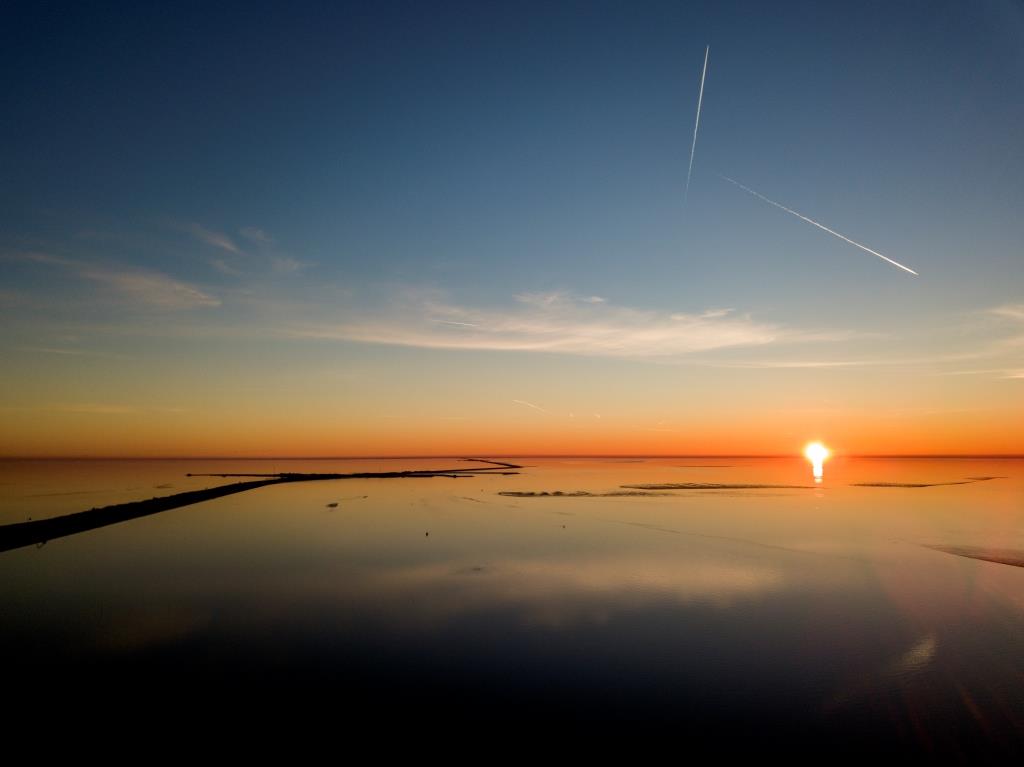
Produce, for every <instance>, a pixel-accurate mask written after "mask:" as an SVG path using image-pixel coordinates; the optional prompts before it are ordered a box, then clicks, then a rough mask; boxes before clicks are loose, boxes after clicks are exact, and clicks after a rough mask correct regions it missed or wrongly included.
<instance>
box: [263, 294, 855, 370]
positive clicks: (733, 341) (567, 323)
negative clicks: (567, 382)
mask: <svg viewBox="0 0 1024 767" xmlns="http://www.w3.org/2000/svg"><path fill="white" fill-rule="evenodd" d="M515 301H516V303H515V304H514V305H513V306H512V307H510V308H507V309H505V310H490V309H475V308H469V307H461V306H455V305H452V304H448V303H445V302H443V301H440V300H438V299H437V298H436V297H430V296H428V297H423V296H419V297H418V298H417V297H415V296H414V297H412V298H406V299H405V300H404V301H401V302H399V303H400V305H399V306H396V307H395V308H394V309H393V311H391V312H387V311H382V312H380V313H375V314H369V315H363V316H361V317H357V318H354V319H351V320H348V321H342V322H337V323H323V324H306V325H299V326H291V327H288V328H285V329H282V331H281V333H282V334H283V335H285V336H289V337H300V338H322V339H336V340H341V341H359V342H363V343H375V344H392V345H396V346H414V347H424V348H433V349H479V350H496V351H521V352H549V353H561V354H574V355H584V356H598V357H620V358H672V357H677V356H680V355H687V354H692V353H695V352H706V351H711V350H715V349H722V348H730V347H744V346H763V345H767V344H773V343H780V342H782V343H785V342H802V341H814V340H827V339H833V338H835V337H836V336H834V335H832V336H827V335H821V334H817V335H816V334H810V333H803V332H799V331H796V330H792V329H788V328H784V327H781V326H778V325H773V324H769V323H763V322H756V321H754V320H753V319H751V318H750V317H749V316H745V315H735V314H732V313H729V312H723V311H721V310H711V311H707V312H703V313H697V314H684V313H678V312H677V313H662V312H655V311H647V310H640V309H632V308H628V307H621V306H614V305H612V304H610V303H607V302H605V303H591V302H589V301H588V300H587V299H586V298H582V299H581V298H576V297H574V296H572V295H571V294H568V293H565V292H552V293H529V294H523V295H519V296H516V297H515Z"/></svg>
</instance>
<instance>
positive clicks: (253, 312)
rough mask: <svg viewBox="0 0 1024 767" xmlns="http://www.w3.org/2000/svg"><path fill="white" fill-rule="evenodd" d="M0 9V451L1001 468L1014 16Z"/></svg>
mask: <svg viewBox="0 0 1024 767" xmlns="http://www.w3.org/2000/svg"><path fill="white" fill-rule="evenodd" d="M2 20H3V23H2V24H0V61H2V64H0V71H2V72H3V75H2V78H3V81H4V88H3V115H4V116H3V119H2V120H0V274H2V278H0V319H2V328H0V349H2V354H3V360H4V364H3V369H4V372H3V375H2V377H0V455H4V456H61V455H63V456H178V455H180V456H185V455H223V456H229V455H230V456H287V455H293V456H345V455H432V454H490V455H498V454H761V453H769V454H778V453H796V452H798V451H799V450H800V448H801V447H802V445H803V444H804V442H806V441H807V440H808V439H811V438H820V439H822V440H824V441H825V442H826V443H828V444H829V445H831V446H832V447H833V448H834V449H837V450H839V451H841V452H849V453H874V454H901V453H913V454H924V453H946V454H948V453H957V454H964V453H987V454H992V453H1018V454H1019V453H1024V429H1021V424H1024V247H1022V243H1024V215H1022V203H1024V127H1022V126H1024V6H1022V5H1021V4H1020V3H1019V2H1014V1H1013V0H980V1H979V2H972V3H962V2H896V3H893V2H891V1H890V2H863V1H859V2H834V3H820V2H807V3H799V2H787V3H771V4H767V3H759V2H749V3H742V2H708V3H681V2H665V3H658V2H639V3H638V2H578V3H565V2H543V3H530V2H516V3H490V2H480V1H479V0H478V1H477V2H467V3H415V2H410V3H389V2H372V3H369V2H368V3H360V4H346V3H322V4H317V3H288V4H285V3H276V4H269V3H268V4H263V3H244V4H230V3H216V4H214V3H173V4H167V5H166V6H165V7H164V8H162V9H154V8H152V7H149V4H128V3H123V4H113V3H112V4H92V3H89V4H74V3H45V2H32V3H13V4H7V5H5V9H4V10H3V12H2ZM708 45H709V46H710V57H709V65H708V71H707V79H706V85H705V91H704V96H703V110H702V116H701V123H700V131H699V136H698V139H697V145H696V154H695V159H694V164H693V177H692V182H691V186H690V190H689V195H688V199H687V201H686V203H685V205H684V203H683V192H684V187H685V183H686V172H687V166H688V163H689V159H690V146H691V140H692V134H693V125H694V117H695V111H696V105H697V95H698V86H699V84H700V75H701V65H702V63H703V60H704V52H705V46H708ZM719 174H721V175H724V176H728V177H730V178H733V179H736V180H737V181H738V182H740V183H742V184H744V185H747V186H749V187H750V188H752V189H754V190H757V191H758V192H760V193H761V194H763V195H765V196H766V197H768V198H770V199H772V200H775V201H778V202H779V203H781V204H782V205H785V206H787V207H789V208H792V209H793V210H795V211H798V212H799V213H801V214H803V215H805V216H807V217H810V218H812V219H814V220H815V221H819V222H821V223H822V224H824V225H825V226H827V227H829V228H831V229H834V230H836V231H838V232H841V233H842V234H843V235H845V236H847V237H849V238H851V239H853V240H855V241H857V242H858V243H862V244H863V245H866V246H867V247H870V248H872V249H874V250H877V251H879V252H880V253H883V254H885V255H886V256H888V257H890V258H892V259H894V260H896V261H898V262H900V263H902V264H905V265H907V266H908V267H911V268H912V269H914V270H915V271H916V272H918V273H919V276H913V275H911V274H908V273H906V272H904V271H901V270H899V269H897V268H895V267H894V266H892V265H890V264H888V263H886V262H884V261H883V260H881V259H879V258H877V257H875V256H873V255H871V254H869V253H866V252H864V251H863V250H858V249H857V248H855V247H853V246H851V245H850V244H848V243H846V242H843V241H842V240H840V239H838V238H836V237H833V236H831V235H830V234H828V233H826V232H824V231H822V230H821V229H818V228H815V227H813V226H811V225H810V224H808V223H806V222H804V221H801V220H800V219H798V218H796V217H794V216H792V215H789V214H787V213H786V212H784V211H782V210H780V209H778V208H776V207H772V206H771V205H769V204H767V203H765V202H764V201H762V200H759V199H757V198H756V197H754V196H753V195H750V194H747V193H746V192H744V191H743V190H742V189H739V188H738V187H736V186H735V185H733V184H730V183H728V182H727V181H725V180H723V179H722V178H721V177H720V175H719Z"/></svg>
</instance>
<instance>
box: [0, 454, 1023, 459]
mask: <svg viewBox="0 0 1024 767" xmlns="http://www.w3.org/2000/svg"><path fill="white" fill-rule="evenodd" d="M802 457H803V454H802V453H800V452H793V453H481V454H479V457H478V456H471V455H466V454H464V453H443V454H440V453H439V454H409V455H296V456H291V455H256V456H253V455H152V456H149V455H143V456H138V455H135V456H127V455H9V456H0V461H354V460H362V461H368V460H374V461H381V460H391V461H396V460H426V459H430V460H434V459H437V460H446V459H453V460H469V461H473V460H479V459H480V458H483V459H486V458H802ZM832 458H1002V459H1022V458H1024V453H833V454H832Z"/></svg>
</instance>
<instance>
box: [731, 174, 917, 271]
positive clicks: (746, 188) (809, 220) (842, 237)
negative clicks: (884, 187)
mask: <svg viewBox="0 0 1024 767" xmlns="http://www.w3.org/2000/svg"><path fill="white" fill-rule="evenodd" d="M719 178H722V179H725V180H726V181H728V182H729V183H730V184H735V185H736V186H738V187H739V188H740V189H742V190H743V191H744V192H750V194H752V195H754V197H757V198H758V199H761V200H764V201H765V202H766V203H768V204H769V205H774V206H775V207H776V208H781V209H782V210H784V211H786V212H787V213H792V214H793V215H794V216H796V217H797V218H800V219H803V220H804V221H806V222H807V223H808V224H814V225H815V226H816V227H818V228H819V229H824V230H825V231H826V232H828V233H829V234H831V235H834V236H836V237H838V238H839V239H840V240H843V241H844V242H848V243H850V244H851V245H853V246H854V247H857V248H860V249H861V250H865V251H867V252H868V253H870V254H871V255H873V256H878V257H879V258H880V259H882V260H883V261H888V262H889V263H890V264H892V265H893V266H898V267H899V268H900V269H902V270H903V271H905V272H910V273H911V274H912V275H914V276H915V277H919V276H920V275H919V274H918V273H917V272H915V271H914V270H913V269H911V268H909V267H906V266H904V265H903V264H901V263H900V262H898V261H893V260H892V259H891V258H889V257H888V256H883V255H882V254H881V253H879V252H878V251H877V250H872V249H871V248H869V247H867V246H865V245H861V244H860V243H859V242H854V241H853V240H851V239H850V238H849V237H846V236H845V235H842V234H839V232H837V231H835V230H834V229H829V228H828V227H827V226H825V225H824V224H819V223H818V222H817V221H815V220H814V219H812V218H807V216H804V215H801V214H800V213H797V212H796V211H795V210H792V209H791V208H787V207H786V206H785V205H780V204H779V203H777V202H775V200H769V199H768V198H767V197H765V196H764V195H763V194H761V193H759V192H755V191H754V190H753V189H751V188H750V187H749V186H743V184H741V183H740V182H739V181H736V180H735V179H731V178H729V177H728V176H723V175H721V174H719Z"/></svg>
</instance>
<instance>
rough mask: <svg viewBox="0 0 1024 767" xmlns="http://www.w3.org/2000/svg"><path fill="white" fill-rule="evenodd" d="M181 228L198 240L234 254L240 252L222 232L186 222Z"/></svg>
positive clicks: (232, 241)
mask: <svg viewBox="0 0 1024 767" xmlns="http://www.w3.org/2000/svg"><path fill="white" fill-rule="evenodd" d="M181 228H182V229H184V231H186V232H188V233H189V234H191V235H192V236H193V237H195V238H196V239H197V240H199V241H200V242H204V243H206V244H207V245H210V246H212V247H214V248H220V249H221V250H226V251H228V252H229V253H235V254H240V253H241V252H242V251H241V248H239V247H238V246H237V245H236V244H235V243H234V240H232V239H231V238H230V237H228V236H227V235H226V234H223V233H222V232H215V231H213V230H211V229H207V228H206V227H204V226H201V225H199V224H186V225H184V226H183V227H181ZM255 231H259V230H255ZM261 234H262V233H261Z"/></svg>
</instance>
